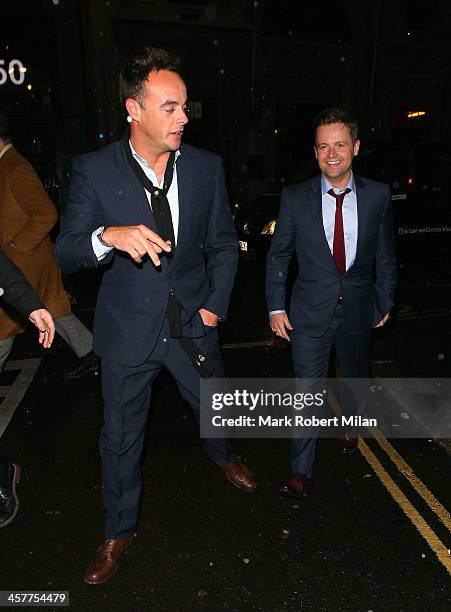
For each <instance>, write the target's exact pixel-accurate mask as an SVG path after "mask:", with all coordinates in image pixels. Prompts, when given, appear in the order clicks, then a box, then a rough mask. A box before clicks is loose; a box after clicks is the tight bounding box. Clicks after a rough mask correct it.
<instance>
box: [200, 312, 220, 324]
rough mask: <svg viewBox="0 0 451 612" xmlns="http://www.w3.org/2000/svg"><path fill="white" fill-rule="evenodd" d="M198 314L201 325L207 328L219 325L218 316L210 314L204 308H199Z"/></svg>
mask: <svg viewBox="0 0 451 612" xmlns="http://www.w3.org/2000/svg"><path fill="white" fill-rule="evenodd" d="M199 314H200V316H201V319H202V321H203V324H204V325H206V326H207V327H216V326H217V325H218V323H219V317H218V315H215V313H214V312H210V311H209V310H205V308H201V309H200V310H199Z"/></svg>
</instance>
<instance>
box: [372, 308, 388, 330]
mask: <svg viewBox="0 0 451 612" xmlns="http://www.w3.org/2000/svg"><path fill="white" fill-rule="evenodd" d="M389 316H390V313H389V312H387V314H386V315H385V317H384V318H383V319H382V321H379V323H378V324H377V325H375V326H374V327H382V325H384V324H385V323H387V321H388V317H389Z"/></svg>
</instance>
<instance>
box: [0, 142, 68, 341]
mask: <svg viewBox="0 0 451 612" xmlns="http://www.w3.org/2000/svg"><path fill="white" fill-rule="evenodd" d="M0 154H1V152H0ZM57 219H58V214H57V212H56V208H55V206H54V204H53V202H52V201H51V200H50V198H49V197H48V195H47V193H46V191H45V189H44V187H43V186H42V183H41V181H40V180H39V178H38V176H37V174H36V172H35V171H34V169H33V167H32V166H31V165H30V164H29V163H28V162H27V160H26V159H25V158H24V157H22V155H20V153H18V151H16V149H15V148H14V147H10V148H8V149H7V150H6V148H5V149H4V153H3V155H2V156H1V157H0V248H1V249H2V251H4V253H5V254H6V255H7V256H8V257H9V258H10V259H12V261H13V262H14V263H15V264H16V265H17V266H18V267H19V268H20V269H21V270H22V272H23V274H24V276H25V277H26V278H27V280H28V281H29V282H30V284H31V285H32V286H33V288H34V289H35V290H36V292H37V293H38V295H39V297H40V299H41V301H42V303H43V304H44V305H45V307H46V308H47V309H48V310H49V311H50V312H51V313H52V315H53V317H54V318H57V317H62V316H64V315H67V314H69V313H70V311H71V310H70V304H69V300H68V297H67V295H66V291H65V289H64V287H63V283H62V280H61V271H60V270H59V268H58V267H57V265H56V261H55V255H54V249H53V243H52V241H51V239H50V237H49V232H50V230H51V229H52V227H53V226H54V225H55V223H56V221H57ZM20 331H23V327H22V325H21V323H20V320H19V318H17V319H16V318H14V314H13V313H12V312H10V311H8V313H7V312H6V311H5V310H4V309H3V308H0V340H4V339H5V338H9V337H10V336H14V335H15V334H17V333H18V332H20Z"/></svg>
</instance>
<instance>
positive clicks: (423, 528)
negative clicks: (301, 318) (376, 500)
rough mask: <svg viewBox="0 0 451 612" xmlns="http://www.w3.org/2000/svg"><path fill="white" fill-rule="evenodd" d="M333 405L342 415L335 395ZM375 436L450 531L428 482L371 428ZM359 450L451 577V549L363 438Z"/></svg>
mask: <svg viewBox="0 0 451 612" xmlns="http://www.w3.org/2000/svg"><path fill="white" fill-rule="evenodd" d="M329 403H330V405H331V407H332V409H333V410H334V412H335V413H336V414H341V407H340V404H339V403H338V401H337V399H336V397H335V396H334V395H333V394H332V393H331V394H330V395H329ZM368 429H369V431H370V432H371V434H372V435H373V436H374V438H375V440H376V442H377V443H378V444H379V446H380V447H381V448H382V449H383V450H384V451H385V453H386V454H387V455H388V456H389V458H390V459H391V460H392V462H393V463H394V464H395V465H396V467H397V468H398V470H399V472H400V473H401V474H402V475H403V476H404V477H405V478H406V479H407V480H408V482H409V483H410V484H411V486H412V487H413V489H414V490H415V491H416V492H417V493H418V494H419V495H420V496H421V497H422V499H423V500H424V501H425V502H426V504H427V505H428V506H429V508H430V509H431V510H432V511H433V512H434V513H435V514H436V515H437V517H438V518H439V519H440V520H441V522H442V523H443V524H444V525H445V526H446V527H447V528H448V530H450V528H451V516H450V514H449V512H448V511H447V510H446V508H445V507H444V506H442V504H441V503H440V502H439V501H438V499H437V498H436V497H435V496H434V495H433V494H432V493H431V491H429V489H428V488H427V487H426V485H425V484H424V482H423V481H422V480H421V479H420V478H418V476H417V475H416V474H415V473H414V471H413V470H412V468H411V467H410V466H409V464H408V463H407V462H406V461H405V460H404V459H403V458H402V457H401V455H400V454H399V453H398V452H397V451H396V449H395V448H394V447H393V446H392V445H391V444H390V442H389V441H388V440H387V439H386V438H385V437H384V436H383V435H382V434H381V432H380V431H379V430H378V429H377V427H371V428H368ZM359 450H360V452H361V453H362V455H363V456H364V457H365V459H366V460H367V462H368V463H369V465H370V466H371V467H372V468H373V470H374V472H375V474H376V475H377V477H378V478H379V480H380V481H381V482H382V484H383V485H384V487H385V488H386V489H387V491H388V492H389V493H390V495H391V496H392V498H393V499H394V500H395V501H396V503H397V504H398V505H399V506H400V508H401V509H402V510H403V512H404V514H406V516H407V517H408V518H409V520H410V521H411V522H412V523H413V524H414V525H415V527H416V528H417V529H418V531H419V532H420V534H421V535H422V536H423V538H424V539H425V540H426V542H427V543H428V545H429V547H430V548H431V549H432V550H433V551H434V552H435V554H436V556H437V558H438V560H439V561H440V562H441V563H442V564H443V565H444V566H445V568H446V570H447V571H448V573H449V574H450V575H451V555H450V553H449V548H447V547H446V546H445V544H444V543H443V542H442V541H441V540H440V538H439V537H438V536H437V535H436V533H435V532H434V531H433V530H432V529H431V527H429V525H428V524H427V523H426V521H425V520H424V518H423V517H422V516H421V514H420V513H419V512H418V510H417V509H416V508H415V507H414V506H413V504H412V503H411V502H410V501H409V500H408V499H407V497H406V496H405V494H404V493H403V492H402V491H401V489H400V488H399V487H398V485H397V484H396V483H395V482H394V480H393V479H392V478H391V476H390V475H389V473H388V472H387V471H386V470H385V468H384V467H383V466H382V464H381V463H380V461H379V460H378V458H377V457H376V455H375V454H374V453H373V451H372V450H371V449H370V448H369V446H368V445H367V443H366V442H365V441H364V440H363V439H362V438H360V437H359Z"/></svg>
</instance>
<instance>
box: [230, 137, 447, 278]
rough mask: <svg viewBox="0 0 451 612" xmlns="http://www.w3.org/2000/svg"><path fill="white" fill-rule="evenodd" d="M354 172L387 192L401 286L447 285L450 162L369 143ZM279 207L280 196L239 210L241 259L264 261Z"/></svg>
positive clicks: (273, 195)
mask: <svg viewBox="0 0 451 612" xmlns="http://www.w3.org/2000/svg"><path fill="white" fill-rule="evenodd" d="M434 151H436V149H434ZM355 172H356V173H358V174H361V175H362V176H366V177H369V178H373V179H375V180H381V181H384V182H387V183H388V184H389V185H390V186H391V189H392V201H393V211H394V217H395V231H396V241H397V250H398V260H399V272H400V282H401V283H402V284H403V286H410V287H413V286H425V285H426V286H437V285H448V284H451V158H448V157H445V156H438V155H437V154H436V153H435V154H434V153H432V154H431V155H429V154H428V152H427V151H425V150H424V149H420V150H418V151H412V150H407V149H401V148H399V147H393V146H391V145H387V144H384V143H370V144H368V145H365V146H364V147H363V152H362V154H361V155H360V156H359V158H357V159H356V163H355ZM279 205H280V195H279V194H276V193H270V194H262V195H261V196H259V197H256V198H254V199H252V200H251V201H249V202H247V203H246V204H244V205H243V206H242V207H240V208H239V209H238V210H237V212H236V213H235V227H236V230H237V233H238V238H239V241H240V251H241V255H242V257H246V258H248V259H256V260H261V261H264V259H265V257H266V253H267V251H268V249H269V245H270V242H271V236H272V235H273V233H274V229H275V227H276V224H277V216H278V213H279Z"/></svg>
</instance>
